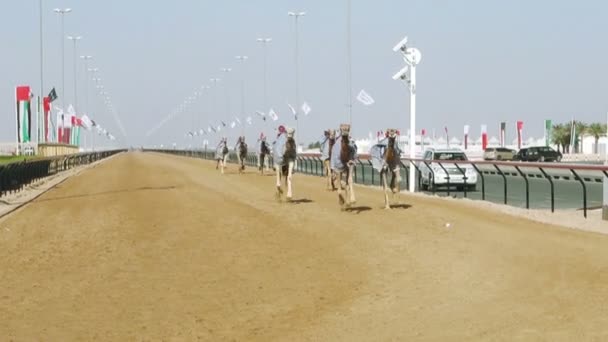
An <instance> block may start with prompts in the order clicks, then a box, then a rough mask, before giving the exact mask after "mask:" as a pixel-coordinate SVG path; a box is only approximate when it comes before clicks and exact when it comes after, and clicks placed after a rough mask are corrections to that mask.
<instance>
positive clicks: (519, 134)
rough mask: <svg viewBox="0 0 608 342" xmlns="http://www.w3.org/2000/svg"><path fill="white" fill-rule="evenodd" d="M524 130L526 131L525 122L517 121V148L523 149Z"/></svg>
mask: <svg viewBox="0 0 608 342" xmlns="http://www.w3.org/2000/svg"><path fill="white" fill-rule="evenodd" d="M523 130H524V122H523V121H517V148H518V149H521V143H522V141H523Z"/></svg>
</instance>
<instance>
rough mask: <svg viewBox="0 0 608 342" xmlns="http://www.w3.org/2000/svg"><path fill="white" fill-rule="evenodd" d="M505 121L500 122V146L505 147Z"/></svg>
mask: <svg viewBox="0 0 608 342" xmlns="http://www.w3.org/2000/svg"><path fill="white" fill-rule="evenodd" d="M506 132H507V123H506V122H501V123H500V147H505V145H506V144H507V133H506Z"/></svg>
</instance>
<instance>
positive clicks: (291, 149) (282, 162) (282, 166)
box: [273, 126, 297, 202]
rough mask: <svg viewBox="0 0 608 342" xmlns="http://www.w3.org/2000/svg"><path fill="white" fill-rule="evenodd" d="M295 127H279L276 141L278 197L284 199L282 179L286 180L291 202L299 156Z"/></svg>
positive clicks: (275, 160)
mask: <svg viewBox="0 0 608 342" xmlns="http://www.w3.org/2000/svg"><path fill="white" fill-rule="evenodd" d="M294 134H295V129H293V128H287V129H286V128H285V127H283V126H280V127H279V136H278V137H277V140H276V141H275V142H274V145H275V146H274V149H273V150H274V169H275V171H276V175H277V183H276V187H277V188H276V189H277V190H276V193H275V194H276V199H277V200H278V201H279V202H280V201H282V195H283V189H282V188H281V180H282V179H284V180H285V186H286V187H287V201H288V202H291V200H292V198H293V193H292V177H293V171H294V166H295V162H296V158H297V149H296V142H295V140H294Z"/></svg>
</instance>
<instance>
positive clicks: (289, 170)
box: [287, 161, 294, 201]
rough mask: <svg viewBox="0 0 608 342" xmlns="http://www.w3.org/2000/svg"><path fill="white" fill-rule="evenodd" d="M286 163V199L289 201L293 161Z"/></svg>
mask: <svg viewBox="0 0 608 342" xmlns="http://www.w3.org/2000/svg"><path fill="white" fill-rule="evenodd" d="M288 165H289V166H288V171H287V200H288V201H291V198H292V191H291V179H292V177H293V167H294V162H292V161H290V162H289V164H288Z"/></svg>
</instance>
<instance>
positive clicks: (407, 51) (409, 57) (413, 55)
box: [393, 37, 421, 192]
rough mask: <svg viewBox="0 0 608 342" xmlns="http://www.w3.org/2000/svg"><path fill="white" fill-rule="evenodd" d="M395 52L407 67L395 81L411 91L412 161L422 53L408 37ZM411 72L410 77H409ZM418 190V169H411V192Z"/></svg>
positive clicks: (398, 73) (394, 49) (414, 154)
mask: <svg viewBox="0 0 608 342" xmlns="http://www.w3.org/2000/svg"><path fill="white" fill-rule="evenodd" d="M393 51H394V52H400V53H401V54H402V55H403V60H404V61H405V64H406V65H405V67H404V68H403V69H401V70H400V71H399V72H397V73H396V74H395V75H394V76H393V79H394V80H402V81H404V82H405V83H406V84H407V85H408V88H409V90H410V139H409V140H410V141H409V147H410V159H411V160H412V161H411V162H413V159H415V158H416V66H417V65H418V64H419V63H420V59H421V55H420V51H419V50H418V49H416V48H414V47H408V46H407V37H405V38H404V39H403V40H401V41H400V42H399V43H397V45H395V47H394V48H393ZM408 71H409V75H408ZM415 190H416V169H415V168H414V167H410V175H409V191H410V192H414V191H415Z"/></svg>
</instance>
